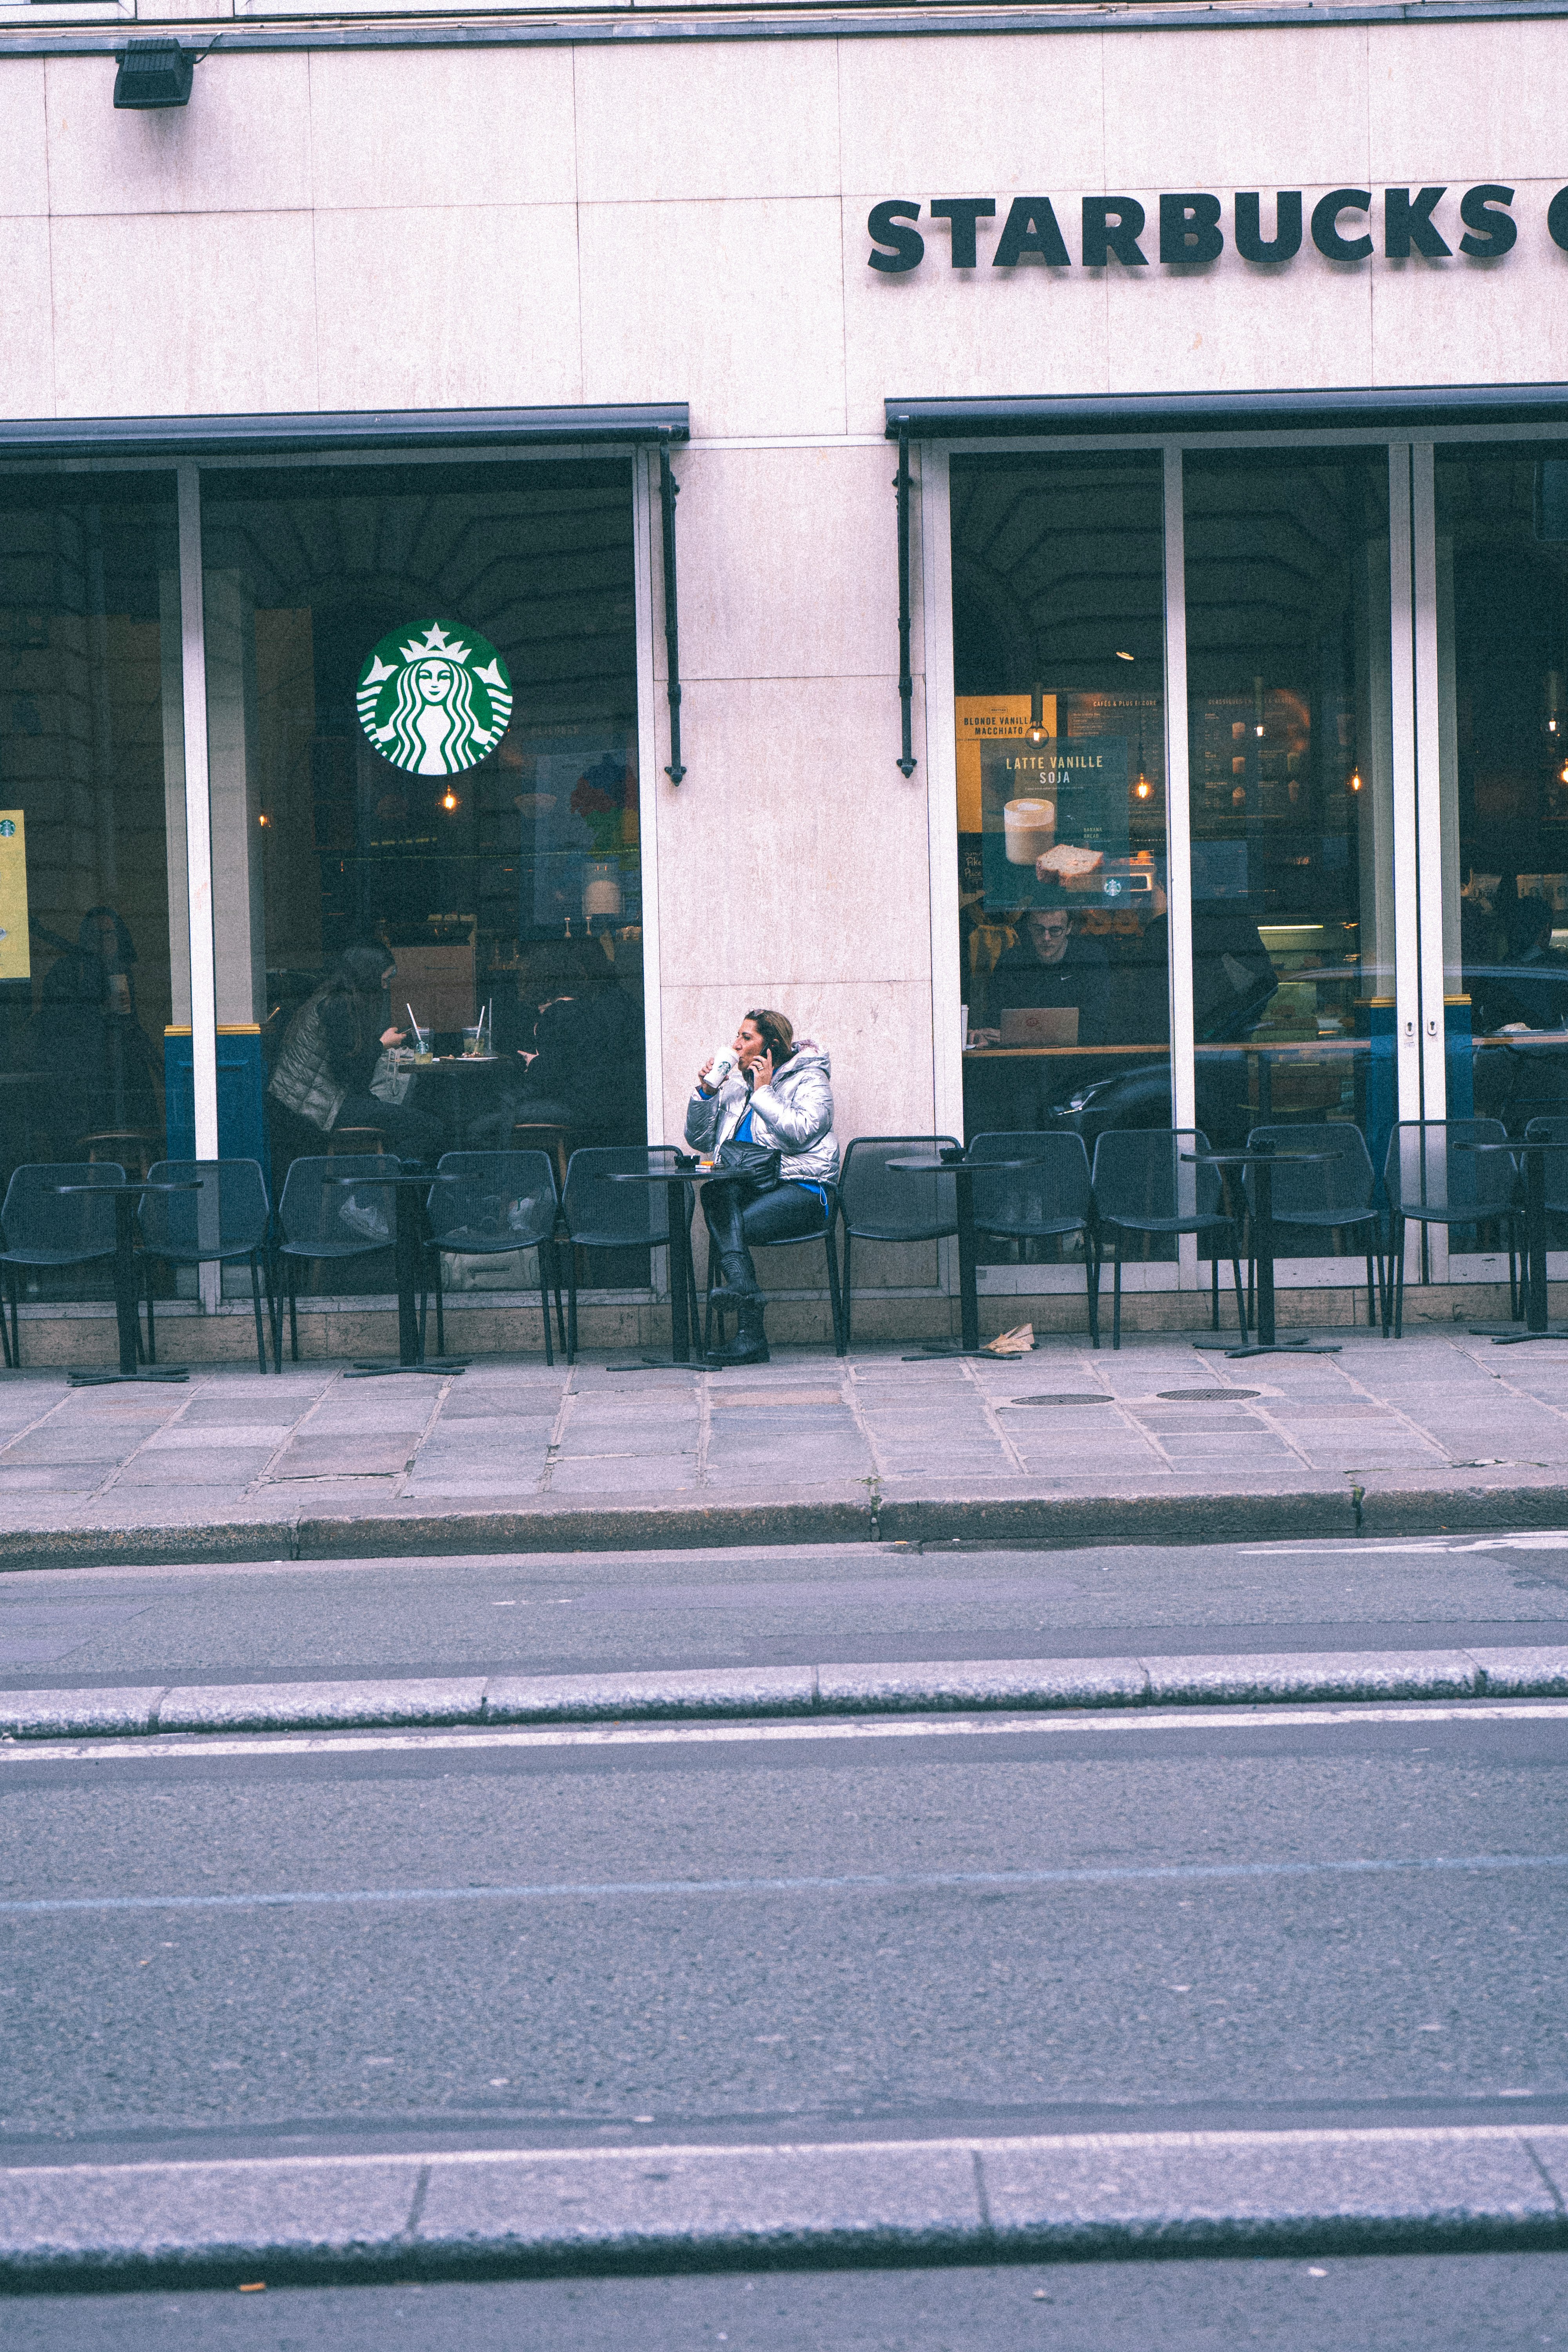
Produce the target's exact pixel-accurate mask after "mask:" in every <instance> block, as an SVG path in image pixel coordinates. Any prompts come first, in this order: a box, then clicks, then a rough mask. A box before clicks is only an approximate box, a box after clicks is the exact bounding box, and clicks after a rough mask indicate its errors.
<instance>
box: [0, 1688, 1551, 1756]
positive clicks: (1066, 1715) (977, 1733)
mask: <svg viewBox="0 0 1568 2352" xmlns="http://www.w3.org/2000/svg"><path fill="white" fill-rule="evenodd" d="M1563 1722H1568V1699H1510V1700H1503V1701H1497V1702H1491V1703H1489V1702H1488V1701H1486V1700H1482V1699H1462V1700H1459V1701H1458V1702H1457V1703H1456V1704H1453V1705H1446V1704H1442V1703H1433V1702H1427V1701H1423V1700H1419V1699H1415V1700H1405V1701H1403V1702H1398V1703H1394V1704H1392V1705H1386V1706H1369V1705H1365V1704H1355V1703H1352V1704H1350V1705H1346V1706H1334V1705H1318V1706H1312V1705H1308V1706H1226V1707H1199V1706H1182V1707H1143V1706H1128V1707H1111V1708H1103V1709H1096V1710H1094V1711H1093V1712H1085V1713H1083V1714H1076V1713H1073V1712H1071V1711H1069V1710H1068V1709H1062V1710H1061V1711H1059V1712H1058V1711H1055V1710H1053V1711H1051V1712H1049V1713H1045V1712H1040V1713H1037V1712H1033V1711H1031V1712H1030V1713H1029V1714H1027V1715H1003V1714H997V1715H989V1714H985V1715H982V1714H974V1715H936V1716H920V1715H907V1716H840V1717H831V1716H830V1717H816V1716H814V1717H784V1718H782V1719H774V1720H766V1719H763V1720H756V1721H749V1720H748V1721H741V1722H729V1723H616V1722H609V1723H570V1724H524V1725H519V1726H514V1727H500V1726H499V1725H498V1726H496V1727H493V1728H492V1727H484V1726H476V1727H474V1728H473V1729H472V1730H468V1729H466V1728H462V1727H458V1728H457V1729H455V1730H449V1731H249V1732H235V1733H213V1732H187V1733H184V1734H182V1735H181V1736H180V1737H178V1738H139V1737H136V1736H130V1737H127V1738H100V1739H89V1740H63V1739H4V1740H0V1762H4V1763H8V1764H45V1763H47V1764H83V1763H87V1764H122V1763H132V1762H142V1761H148V1762H166V1761H168V1760H170V1759H174V1758H176V1757H178V1758H185V1759H191V1758H194V1759H197V1760H200V1759H211V1758H213V1757H219V1758H225V1759H226V1758H230V1757H260V1758H262V1759H266V1758H268V1757H279V1756H346V1755H361V1756H365V1755H387V1754H393V1755H399V1754H420V1753H426V1752H429V1751H431V1750H434V1749H447V1750H454V1751H458V1752H459V1753H460V1752H462V1751H465V1750H467V1751H468V1752H469V1753H478V1752H479V1751H480V1750H482V1749H488V1748H521V1749H525V1750H526V1749H542V1748H713V1747H757V1746H776V1745H779V1744H781V1743H786V1744H798V1743H800V1742H802V1741H806V1742H813V1741H822V1740H835V1741H837V1740H866V1739H987V1738H989V1739H994V1738H1017V1737H1018V1736H1019V1735H1020V1734H1023V1733H1027V1734H1030V1735H1031V1736H1033V1737H1035V1738H1050V1737H1052V1736H1053V1735H1055V1736H1057V1737H1060V1736H1061V1735H1062V1734H1064V1733H1070V1734H1071V1735H1073V1736H1074V1737H1078V1736H1079V1735H1081V1734H1083V1733H1085V1732H1097V1733H1100V1734H1101V1735H1106V1734H1115V1733H1121V1732H1157V1731H1249V1730H1250V1731H1258V1730H1265V1729H1267V1730H1270V1731H1272V1730H1278V1729H1287V1730H1289V1729H1300V1728H1301V1727H1312V1728H1323V1727H1328V1728H1331V1729H1343V1728H1345V1727H1349V1726H1352V1725H1354V1726H1356V1727H1360V1726H1362V1725H1364V1724H1369V1723H1381V1724H1394V1725H1399V1726H1403V1727H1405V1729H1408V1730H1426V1728H1427V1727H1429V1726H1431V1725H1433V1724H1442V1723H1462V1724H1469V1725H1473V1724H1477V1723H1563Z"/></svg>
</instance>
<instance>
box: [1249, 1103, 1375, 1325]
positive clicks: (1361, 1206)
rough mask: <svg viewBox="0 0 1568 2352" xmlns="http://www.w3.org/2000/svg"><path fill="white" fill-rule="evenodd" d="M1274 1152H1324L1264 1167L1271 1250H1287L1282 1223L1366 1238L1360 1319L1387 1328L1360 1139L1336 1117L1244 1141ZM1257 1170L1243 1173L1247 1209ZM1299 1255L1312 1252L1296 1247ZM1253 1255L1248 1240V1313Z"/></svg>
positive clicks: (1370, 1181) (1256, 1132)
mask: <svg viewBox="0 0 1568 2352" xmlns="http://www.w3.org/2000/svg"><path fill="white" fill-rule="evenodd" d="M1270 1145H1271V1146H1272V1147H1273V1149H1274V1150H1276V1151H1285V1152H1290V1151H1313V1152H1318V1151H1324V1152H1331V1153H1332V1154H1333V1157H1332V1158H1331V1159H1329V1160H1282V1161H1281V1162H1280V1164H1279V1167H1278V1168H1275V1169H1273V1170H1271V1171H1270V1173H1269V1180H1268V1181H1269V1199H1270V1202H1271V1205H1272V1209H1273V1219H1274V1228H1275V1235H1276V1241H1277V1244H1278V1246H1277V1248H1276V1252H1275V1255H1277V1256H1279V1257H1289V1256H1290V1255H1292V1253H1291V1251H1290V1250H1289V1248H1288V1247H1286V1246H1285V1245H1284V1244H1283V1242H1281V1241H1279V1235H1280V1232H1281V1229H1282V1228H1283V1227H1285V1226H1291V1227H1300V1228H1301V1229H1302V1230H1303V1231H1306V1232H1309V1233H1312V1234H1328V1235H1329V1237H1330V1239H1331V1240H1332V1238H1333V1237H1334V1236H1335V1235H1336V1234H1342V1233H1344V1234H1351V1233H1355V1234H1362V1236H1363V1238H1364V1240H1365V1243H1366V1319H1367V1322H1368V1324H1369V1325H1370V1326H1371V1328H1373V1330H1375V1329H1376V1328H1378V1325H1379V1323H1380V1322H1381V1324H1382V1326H1383V1328H1384V1330H1385V1331H1386V1329H1387V1328H1388V1265H1387V1260H1386V1258H1385V1256H1384V1247H1383V1212H1382V1210H1381V1209H1380V1208H1379V1207H1378V1205H1377V1174H1376V1171H1375V1170H1374V1169H1373V1164H1372V1155H1371V1154H1370V1152H1369V1151H1368V1150H1367V1148H1366V1139H1365V1138H1364V1136H1363V1134H1362V1131H1361V1129H1360V1128H1359V1127H1352V1126H1351V1125H1350V1124H1349V1123H1348V1121H1346V1120H1344V1119H1326V1120H1324V1121H1323V1122H1322V1123H1321V1125H1315V1126H1297V1127H1289V1126H1279V1127H1255V1128H1254V1129H1253V1130H1252V1132H1251V1134H1250V1135H1249V1136H1248V1137H1247V1150H1248V1151H1256V1150H1259V1149H1260V1148H1261V1147H1264V1146H1270ZM1257 1172H1258V1171H1257V1170H1256V1169H1253V1168H1248V1169H1247V1170H1245V1171H1244V1178H1245V1186H1244V1189H1245V1191H1246V1194H1247V1211H1248V1213H1249V1215H1250V1213H1251V1212H1252V1209H1253V1204H1254V1202H1255V1200H1256V1197H1257V1184H1256V1181H1255V1179H1256V1176H1257ZM1299 1254H1300V1255H1303V1256H1306V1255H1315V1253H1311V1252H1308V1251H1306V1250H1301V1251H1300V1253H1299ZM1257 1262H1258V1261H1257V1257H1256V1255H1255V1254H1254V1252H1253V1250H1252V1247H1251V1244H1250V1241H1249V1242H1248V1246H1247V1313H1248V1319H1249V1320H1250V1319H1251V1309H1252V1290H1253V1284H1254V1282H1255V1280H1256V1279H1257V1276H1256V1267H1257ZM1374 1264H1375V1265H1376V1268H1377V1304H1376V1309H1375V1311H1374V1309H1373V1265H1374Z"/></svg>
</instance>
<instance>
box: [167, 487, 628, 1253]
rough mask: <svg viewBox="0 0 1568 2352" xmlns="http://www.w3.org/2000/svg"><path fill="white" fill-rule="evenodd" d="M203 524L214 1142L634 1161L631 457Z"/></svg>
mask: <svg viewBox="0 0 1568 2352" xmlns="http://www.w3.org/2000/svg"><path fill="white" fill-rule="evenodd" d="M202 523H203V560H204V567H205V614H206V648H207V652H206V660H207V694H208V720H209V741H210V745H211V754H212V823H213V866H214V875H215V891H216V902H217V905H216V912H217V954H218V1006H217V1017H218V1023H219V1028H220V1118H222V1116H223V1105H224V1097H223V1096H222V1093H221V1086H222V1079H223V1065H224V1062H225V1059H227V1061H228V1062H229V1063H230V1064H231V1065H232V1066H234V1067H235V1068H236V1069H237V1070H241V1071H243V1070H245V1069H246V1067H247V1065H248V1076H246V1077H243V1078H241V1079H237V1081H236V1083H235V1085H234V1088H233V1093H232V1102H233V1107H234V1108H233V1118H234V1121H235V1133H234V1138H233V1143H232V1144H231V1145H226V1148H239V1149H247V1150H248V1149H253V1148H255V1146H254V1144H252V1143H251V1142H247V1141H244V1140H242V1129H243V1126H244V1120H245V1118H247V1116H248V1117H254V1118H256V1119H257V1120H258V1121H259V1120H260V1118H261V1114H262V1110H263V1107H265V1113H266V1119H265V1126H266V1129H267V1130H268V1139H269V1142H270V1149H271V1157H272V1164H273V1169H274V1174H275V1181H276V1183H277V1184H278V1186H279V1188H280V1187H281V1184H282V1181H283V1177H284V1173H285V1171H286V1169H287V1167H288V1165H289V1162H290V1161H291V1160H293V1159H294V1158H295V1157H297V1156H299V1155H300V1154H302V1153H318V1152H321V1151H327V1150H345V1149H346V1150H354V1149H358V1150H375V1149H377V1148H378V1147H379V1148H385V1149H388V1150H392V1151H394V1152H395V1153H398V1154H399V1155H400V1156H403V1157H405V1158H413V1159H417V1160H426V1161H429V1160H433V1159H434V1157H435V1156H436V1154H437V1153H438V1152H439V1151H440V1150H443V1149H453V1148H466V1147H480V1148H489V1149H494V1148H505V1147H507V1146H509V1145H511V1144H513V1143H517V1144H520V1145H529V1146H541V1145H542V1146H543V1147H544V1148H547V1149H550V1150H552V1151H553V1152H554V1153H555V1155H556V1157H557V1160H558V1161H561V1160H563V1159H564V1155H565V1154H566V1152H567V1151H569V1150H571V1149H573V1148H574V1147H575V1146H577V1145H579V1144H589V1143H605V1142H622V1141H640V1140H641V1139H643V1138H644V1137H645V1135H646V1132H647V1120H646V1108H645V1100H644V1059H643V1006H642V991H643V969H642V928H641V866H640V858H639V850H638V837H637V677H636V645H635V603H634V578H633V554H632V545H633V541H632V530H633V519H632V496H631V473H630V465H629V462H628V461H626V460H618V461H600V462H593V463H577V462H563V461H548V462H540V463H532V464H514V465H495V466H469V467H436V466H406V467H399V468H397V469H395V470H393V469H382V468H380V467H370V468H363V467H361V468H342V469H331V468H321V467H312V468H304V467H301V468H297V469H293V470H290V471H288V472H279V471H268V472H261V471H256V472H247V473H232V474H228V475H221V474H207V475H205V477H204V481H203V499H202ZM345 956H346V957H347V962H346V963H345ZM391 1032H399V1033H401V1034H399V1035H398V1036H397V1037H396V1038H395V1040H394V1041H393V1042H392V1044H391V1045H389V1046H387V1047H385V1048H384V1038H385V1037H386V1036H387V1035H388V1034H389V1033H391ZM247 1039H249V1040H253V1041H254V1042H253V1043H250V1044H247V1042H246V1041H247ZM416 1056H417V1058H416ZM389 1263H390V1261H389ZM383 1271H384V1270H383ZM625 1271H629V1269H623V1272H625ZM641 1272H642V1278H644V1279H646V1256H645V1259H644V1261H643V1265H642V1268H641ZM343 1283H344V1285H345V1286H348V1287H352V1288H354V1289H360V1290H363V1289H365V1288H374V1287H379V1286H384V1285H383V1283H382V1282H381V1281H379V1280H378V1278H377V1276H376V1273H375V1269H374V1267H372V1268H370V1269H368V1270H367V1268H366V1265H365V1264H364V1262H363V1261H356V1262H353V1264H352V1265H349V1266H348V1267H346V1268H345V1271H344V1276H343Z"/></svg>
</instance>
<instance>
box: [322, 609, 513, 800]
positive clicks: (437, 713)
mask: <svg viewBox="0 0 1568 2352" xmlns="http://www.w3.org/2000/svg"><path fill="white" fill-rule="evenodd" d="M356 705H357V708H358V710H359V723H360V725H361V726H362V727H363V730H364V731H365V733H366V735H367V736H368V737H369V738H370V740H371V742H372V743H373V744H374V746H375V749H376V750H377V751H379V752H380V753H381V755H382V757H383V759H384V760H390V761H391V762H392V764H393V766H394V767H395V768H402V769H404V770H405V772H407V773H408V774H409V775H413V776H455V775H458V774H460V773H461V772H462V770H463V769H465V768H471V767H473V766H474V765H475V763H476V761H479V760H482V759H484V758H485V756H486V755H487V753H489V752H490V751H494V750H495V748H496V745H497V744H498V743H499V742H500V740H501V737H502V736H503V735H504V734H505V733H506V730H507V722H508V720H509V719H510V717H511V680H510V677H508V675H507V667H506V664H505V663H504V662H503V661H502V659H501V657H500V654H499V653H497V651H496V649H495V647H494V646H492V645H491V644H490V642H489V638H488V637H481V636H479V635H478V633H477V632H476V631H474V630H473V629H459V628H457V627H455V626H454V625H453V624H452V623H451V622H449V621H415V622H413V623H411V624H410V625H409V626H408V627H406V628H402V629H394V630H393V631H392V633H391V635H389V636H384V637H383V639H382V640H381V643H380V644H379V645H378V646H374V648H373V649H372V651H371V654H370V656H369V657H368V659H367V660H366V662H365V665H364V667H363V669H362V670H361V672H360V678H359V691H358V694H357V696H356Z"/></svg>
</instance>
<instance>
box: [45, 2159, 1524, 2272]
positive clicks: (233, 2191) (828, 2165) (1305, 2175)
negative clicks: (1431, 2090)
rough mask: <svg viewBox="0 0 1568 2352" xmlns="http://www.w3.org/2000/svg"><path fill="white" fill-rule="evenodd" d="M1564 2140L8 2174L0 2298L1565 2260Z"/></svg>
mask: <svg viewBox="0 0 1568 2352" xmlns="http://www.w3.org/2000/svg"><path fill="white" fill-rule="evenodd" d="M1559 2181H1562V2182H1563V2183H1565V2184H1568V2126H1563V2125H1557V2126H1552V2125H1547V2126H1542V2127H1540V2128H1538V2129H1536V2130H1533V2131H1531V2132H1530V2133H1529V2134H1528V2136H1527V2135H1526V2134H1525V2133H1523V2132H1521V2131H1519V2130H1517V2129H1513V2128H1510V2127H1508V2126H1463V2127H1459V2128H1449V2129H1441V2128H1438V2129H1419V2128H1415V2129H1387V2130H1384V2129H1373V2130H1337V2131H1336V2130H1323V2131H1279V2132H1263V2131H1233V2132H1139V2133H1125V2134H1120V2133H1119V2134H1092V2135H1090V2134H1084V2135H1070V2136H1051V2137H1045V2136H1041V2137H1028V2138H1022V2137H1019V2138H1005V2139H1003V2138H998V2139H975V2138H964V2139H931V2140H902V2141H880V2142H879V2141H867V2142H859V2143H847V2144H844V2143H840V2144H834V2143H832V2142H827V2143H825V2144H822V2145H818V2146H810V2145H785V2144H775V2145H766V2144H756V2143H751V2144H742V2145H738V2146H733V2147H682V2146H679V2145H677V2146H674V2147H670V2146H645V2147H635V2148H624V2149H623V2148H616V2149H609V2148H584V2149H579V2148H568V2149H538V2150H512V2149H503V2150H499V2151H480V2152H475V2153H468V2152H458V2153H453V2154H443V2155H436V2156H430V2157H423V2158H422V2157H418V2156H405V2157H376V2156H347V2157H284V2158H241V2159H236V2160H229V2161H223V2162H211V2163H203V2162H195V2163H152V2164H143V2163H137V2164H124V2165H75V2164H73V2165H60V2166H54V2167H46V2166H31V2167H20V2168H14V2169H10V2170H6V2171H4V2172H0V2284H4V2285H5V2287H7V2288H9V2289H10V2290H11V2291H13V2292H21V2291H25V2290H26V2289H28V2288H37V2287H40V2286H63V2285H82V2284H91V2285H93V2286H95V2287H100V2286H107V2285H110V2284H121V2283H123V2284H129V2285H146V2284H153V2283H154V2282H155V2281H157V2280H159V2279H168V2280H178V2281H179V2282H181V2283H182V2284H191V2283H193V2282H194V2281H195V2280H197V2279H205V2280H208V2281H212V2282H214V2283H221V2284H229V2283H235V2282H237V2280H238V2279H240V2278H245V2277H248V2278H252V2279H254V2278H257V2277H258V2276H260V2277H263V2278H265V2279H267V2280H268V2282H271V2281H277V2282H279V2283H282V2282H284V2281H289V2280H303V2279H317V2280H321V2279H331V2278H364V2277H367V2276H374V2275H377V2274H382V2273H387V2272H395V2274H396V2275H397V2276H398V2277H400V2278H407V2277H409V2276H410V2275H414V2276H418V2277H439V2276H453V2275H462V2274H465V2273H468V2274H473V2273H484V2272H489V2273H492V2274H494V2273H511V2274H522V2275H527V2274H530V2273H531V2274H534V2275H548V2274H551V2273H555V2274H561V2273H573V2272H579V2273H580V2272H588V2271H604V2270H613V2269H616V2268H623V2267H625V2268H629V2267H631V2266H634V2265H636V2266H638V2267H643V2268H648V2267H659V2266H661V2265H673V2264H680V2265H682V2266H684V2267H703V2268H710V2269H719V2268H724V2267H730V2266H733V2265H737V2264H742V2263H744V2264H746V2265H748V2266H751V2265H754V2264H758V2263H765V2264H773V2265H783V2264H788V2263H822V2262H825V2261H840V2262H842V2261H855V2262H866V2261H877V2260H882V2261H888V2260H900V2259H902V2260H911V2259H923V2260H931V2259H937V2260H942V2259H945V2260H948V2261H954V2260H956V2261H994V2260H996V2259H997V2258H999V2257H1002V2258H1014V2259H1017V2258H1021V2257H1034V2258H1036V2259H1040V2258H1044V2259H1047V2260H1048V2259H1051V2258H1057V2259H1060V2258H1063V2257H1071V2256H1079V2257H1081V2256H1085V2255H1108V2254H1110V2255H1115V2254H1121V2255H1145V2256H1147V2255H1149V2254H1158V2253H1195V2252H1232V2253H1237V2252H1250V2253H1267V2252H1276V2253H1277V2252H1286V2251H1289V2250H1298V2251H1300V2250H1302V2249H1306V2248H1311V2249H1314V2250H1322V2251H1329V2250H1331V2251H1336V2252H1372V2251H1374V2250H1381V2251H1394V2250H1404V2251H1420V2252H1437V2251H1440V2250H1442V2251H1447V2250H1454V2249H1458V2248H1462V2247H1463V2248H1486V2247H1502V2246H1509V2247H1523V2246H1542V2247H1550V2246H1564V2245H1568V2212H1565V2209H1564V2202H1563V2196H1562V2194H1561V2192H1560V2190H1559V2188H1558V2186H1557V2183H1558V2182H1559Z"/></svg>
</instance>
